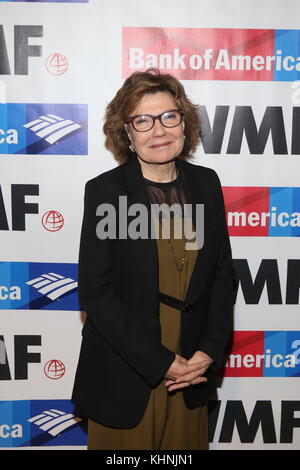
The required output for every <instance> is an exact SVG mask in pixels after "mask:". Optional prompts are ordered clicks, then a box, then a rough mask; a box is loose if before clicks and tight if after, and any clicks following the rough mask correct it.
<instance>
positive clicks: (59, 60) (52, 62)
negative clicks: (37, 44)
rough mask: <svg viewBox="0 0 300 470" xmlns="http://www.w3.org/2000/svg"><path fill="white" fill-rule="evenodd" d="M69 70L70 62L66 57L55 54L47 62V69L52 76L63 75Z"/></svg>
mask: <svg viewBox="0 0 300 470" xmlns="http://www.w3.org/2000/svg"><path fill="white" fill-rule="evenodd" d="M68 68H69V61H68V59H67V57H66V56H64V55H63V54H60V53H59V52H55V53H54V54H51V55H50V56H49V57H48V59H47V60H46V69H47V70H48V72H49V73H51V74H52V75H63V74H64V73H65V72H66V71H67V70H68Z"/></svg>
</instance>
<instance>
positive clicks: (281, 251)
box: [0, 0, 300, 449]
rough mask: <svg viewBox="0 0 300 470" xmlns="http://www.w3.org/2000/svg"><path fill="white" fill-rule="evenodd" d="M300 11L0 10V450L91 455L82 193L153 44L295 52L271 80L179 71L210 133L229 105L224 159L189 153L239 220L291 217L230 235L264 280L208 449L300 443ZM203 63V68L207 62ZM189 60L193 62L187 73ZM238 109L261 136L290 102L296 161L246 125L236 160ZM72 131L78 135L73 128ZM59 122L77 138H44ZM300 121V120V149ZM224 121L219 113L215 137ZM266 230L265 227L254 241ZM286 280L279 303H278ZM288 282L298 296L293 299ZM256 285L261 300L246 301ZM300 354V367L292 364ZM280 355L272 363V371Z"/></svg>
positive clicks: (192, 1) (274, 0)
mask: <svg viewBox="0 0 300 470" xmlns="http://www.w3.org/2000/svg"><path fill="white" fill-rule="evenodd" d="M299 15H300V5H299V2H298V1H297V0H290V1H289V2H285V3H282V2H281V1H280V0H260V1H258V0H252V1H251V2H244V1H242V0H228V1H227V2H224V1H218V0H211V1H210V2H207V1H202V0H189V1H188V2H187V1H185V0H165V1H164V2H161V1H159V0H152V2H143V3H142V4H141V2H138V1H137V0H127V1H126V2H124V1H123V0H113V1H111V0H90V1H89V2H88V1H86V2H84V1H82V2H80V1H79V0H78V1H77V2H76V1H74V2H65V1H57V2H50V1H49V2H46V1H40V2H35V3H34V4H32V3H26V2H17V1H16V2H14V1H11V2H0V18H1V25H2V26H1V25H0V84H1V86H0V94H1V96H0V103H1V104H0V154H1V155H0V158H1V193H0V229H1V245H0V246H1V264H0V288H1V290H0V308H1V313H0V315H1V317H0V318H1V323H0V327H1V329H0V380H1V389H0V400H1V401H0V447H3V448H13V447H27V448H28V447H32V448H50V449H55V448H85V445H86V435H85V433H84V432H83V431H82V429H81V424H82V423H79V422H78V420H77V419H76V417H75V418H74V417H73V409H72V405H71V403H70V396H71V392H72V386H73V380H74V374H75V368H76V365H77V358H78V353H79V347H80V341H81V328H82V321H83V319H84V315H83V314H82V313H81V312H80V309H79V306H78V304H77V300H76V285H74V282H75V283H76V280H77V278H76V276H77V260H78V247H79V236H80V228H81V220H82V211H83V189H84V185H85V182H86V181H87V180H88V179H90V178H92V177H94V176H96V175H97V174H99V173H102V172H104V171H106V170H108V169H110V168H112V167H114V166H115V165H116V162H115V161H114V159H113V157H112V155H111V154H110V153H109V152H108V151H107V150H106V149H105V148H104V137H103V134H102V123H103V114H104V109H105V106H106V105H107V103H108V102H109V101H110V100H111V99H112V97H113V96H114V94H115V92H116V90H117V89H118V88H119V87H120V86H121V84H122V82H123V80H124V78H125V77H126V76H127V74H128V73H131V72H132V71H134V70H136V69H133V68H130V62H129V56H130V51H129V47H131V48H140V49H141V48H143V47H144V49H145V51H146V50H147V51H148V53H149V51H150V53H152V54H155V53H157V51H160V52H159V53H160V54H168V55H169V56H172V58H173V59H174V55H173V54H174V50H175V49H177V51H178V54H179V56H180V54H181V56H182V54H185V55H186V56H188V54H189V53H191V54H192V53H193V54H194V55H198V56H200V55H203V54H204V52H205V50H207V49H212V51H213V53H217V52H218V51H219V50H220V49H222V50H226V51H228V53H229V56H231V54H232V55H233V54H236V55H240V54H242V55H244V56H246V55H251V56H259V57H262V58H263V57H265V56H266V55H268V54H269V55H271V56H272V55H274V54H277V56H281V57H282V58H284V57H293V58H294V59H293V60H292V59H288V60H289V62H286V66H287V67H286V68H288V67H290V68H293V69H295V70H294V71H292V70H285V71H282V70H281V71H280V70H279V71H278V72H277V73H276V74H273V69H274V62H273V63H272V64H273V65H272V66H271V70H270V71H265V70H264V66H262V67H261V68H262V70H261V71H259V73H258V72H257V71H256V72H257V73H255V70H254V68H255V67H253V65H252V66H251V67H250V69H249V70H245V68H244V69H243V70H242V71H241V72H239V71H236V70H232V68H231V69H230V70H226V68H225V66H224V67H221V71H222V72H223V75H222V77H220V74H218V73H216V71H213V68H214V62H213V60H212V61H211V62H210V63H209V64H208V65H209V67H208V68H209V70H206V71H205V70H203V68H202V70H200V68H198V70H196V71H195V69H194V70H192V69H191V67H189V66H188V65H186V64H187V63H186V62H185V57H183V56H182V59H181V61H180V60H179V59H178V60H179V66H178V67H177V69H176V67H175V66H174V60H173V59H172V61H173V62H172V64H171V68H170V70H169V71H170V72H171V73H174V74H175V75H178V77H179V78H180V79H182V81H183V85H184V87H185V89H186V91H187V93H188V95H189V96H190V98H191V99H192V100H193V101H194V102H195V103H198V104H200V105H202V106H204V107H206V110H207V115H208V117H209V121H210V124H211V126H213V120H214V116H215V113H216V109H217V108H216V107H217V106H218V107H222V106H223V107H226V106H227V107H229V108H228V115H227V121H226V125H225V130H224V135H223V143H222V146H221V150H220V151H218V153H214V154H211V153H207V152H206V151H205V146H203V147H200V148H199V150H198V151H197V153H196V154H195V156H194V158H193V160H192V162H193V163H195V164H201V165H204V166H207V167H211V168H214V169H215V170H216V171H217V173H218V174H219V176H220V179H221V182H222V185H223V187H224V195H225V202H226V207H227V209H228V211H238V212H241V211H248V213H250V212H251V213H253V212H255V213H259V214H260V213H261V211H262V212H263V211H265V212H268V211H271V210H272V207H275V205H276V207H277V209H278V212H279V213H282V212H285V213H287V214H288V215H287V216H286V218H289V219H291V218H293V220H294V222H293V223H289V224H287V227H283V229H282V227H281V228H280V227H279V229H278V223H277V225H276V227H275V228H272V229H270V228H268V226H267V227H263V225H261V224H259V223H257V225H256V224H252V226H251V224H246V226H245V227H244V229H243V227H242V230H244V231H242V232H240V235H239V236H236V233H235V234H234V233H233V231H232V227H229V228H230V233H231V243H232V249H233V257H234V259H237V260H246V266H248V267H249V270H250V273H251V279H252V287H251V282H250V287H249V285H248V291H247V292H246V291H244V289H246V290H247V286H246V287H245V285H246V277H245V272H244V271H243V272H244V274H241V276H242V281H241V282H242V285H243V289H242V288H241V286H240V287H239V291H238V295H237V302H236V308H235V330H236V336H235V340H234V344H233V350H232V352H231V356H230V357H231V358H232V361H233V362H232V364H233V366H232V367H227V369H226V377H225V378H224V379H223V381H222V386H221V387H220V388H219V389H218V397H217V400H219V402H216V401H213V402H212V403H211V407H212V408H214V411H212V413H211V417H210V426H211V443H210V449H274V448H276V449H297V448H298V449H299V444H300V430H299V427H300V420H299V418H300V401H299V390H300V387H299V375H300V366H299V362H300V358H299V360H298V354H299V347H300V329H299V326H298V323H299V320H298V317H299V295H298V293H299V285H300V274H299V273H300V269H299V266H298V263H297V262H295V263H294V265H293V266H294V269H293V271H291V272H290V274H289V276H287V271H288V270H287V266H288V260H297V259H300V258H299V255H300V251H299V235H300V228H299V227H300V216H299V212H300V192H299V176H300V161H299V154H300V151H298V153H297V152H294V153H295V154H293V155H292V149H291V145H292V127H293V121H292V118H293V108H294V109H296V108H298V107H299V103H300V93H299V90H300V87H299V84H300V82H298V80H300V67H299V63H298V62H299V60H300V59H299V58H298V60H297V57H298V56H300V50H299V44H300V41H299V35H300V30H299ZM25 26H26V27H27V28H25ZM149 28H156V29H155V30H154V29H151V30H150V29H149ZM249 30H252V32H251V31H249ZM280 30H285V31H280ZM247 31H248V32H247ZM247 34H248V35H247ZM193 35H194V36H193ZM33 36H36V37H33ZM162 37H163V38H164V39H163V40H162ZM149 38H150V39H149ZM274 38H275V40H274ZM274 41H275V42H274ZM28 46H29V47H28ZM297 48H298V50H297ZM191 51H192V52H191ZM276 51H277V53H276ZM278 51H281V52H278ZM27 54H28V55H29V58H28V70H26V68H27V58H26V55H27ZM145 54H146V52H145ZM175 54H176V52H175ZM34 55H35V56H34ZM149 57H150V56H149ZM153 57H154V56H152V60H153ZM166 60H169V59H166ZM170 60H171V59H170ZM194 60H195V62H194V64H198V65H199V62H197V60H198V61H199V60H200V59H199V58H195V59H194ZM255 60H256V61H257V62H256V64H258V63H260V64H261V63H263V62H262V61H263V59H255ZM259 61H261V62H259ZM297 63H298V65H297ZM180 64H184V65H186V69H187V70H183V71H184V73H185V74H186V75H185V77H184V78H182V77H181V76H180V74H181V73H182V70H180ZM175 65H176V60H175ZM177 65H178V64H177ZM278 67H279V66H278ZM297 67H298V69H297ZM257 68H258V66H257ZM237 107H241V109H243V110H246V107H251V109H252V112H253V116H254V119H255V122H256V126H257V130H258V129H259V128H260V125H261V123H262V122H263V117H264V116H265V112H266V109H267V108H268V107H271V108H272V109H273V111H274V110H275V108H278V107H279V108H281V109H282V116H283V122H284V130H285V134H286V140H287V152H286V153H282V154H275V150H274V147H273V144H272V139H271V135H269V137H268V138H266V139H265V145H262V150H261V152H260V153H258V152H257V153H251V152H250V150H249V147H250V146H249V140H251V139H252V140H251V142H253V141H255V140H257V139H258V138H259V137H258V136H257V135H256V136H255V133H254V134H253V133H252V134H251V136H250V137H249V136H248V137H246V135H245V132H244V133H243V138H242V143H241V147H240V149H239V150H238V152H237V153H236V154H232V153H227V146H228V142H229V140H230V135H234V136H235V137H236V136H237V134H238V130H237V128H236V127H234V113H235V111H236V109H237ZM223 109H225V108H223ZM274 112H276V110H275V111H274ZM275 121H276V119H275ZM248 122H249V121H248ZM276 122H278V120H277V121H276ZM276 122H275V124H276ZM75 124H76V125H77V126H75V127H76V129H74V128H71V127H70V128H68V126H73V125H75ZM268 124H269V125H271V126H272V125H274V126H275V124H274V121H272V122H271V124H270V121H267V125H268ZM24 125H26V126H27V127H24ZM50 125H56V129H57V128H59V129H67V130H66V132H65V135H64V137H59V136H58V135H56V134H55V132H54V129H55V128H52V131H51V132H50V127H49V132H48V133H47V128H48V126H50ZM235 125H236V124H235ZM299 125H300V122H297V121H296V112H295V114H294V144H296V143H297V137H296V133H299ZM35 126H41V127H40V128H39V129H36V128H35ZM221 127H222V120H219V121H217V123H216V126H215V130H216V129H220V128H221ZM275 127H276V126H275ZM43 129H44V131H45V130H46V131H45V132H44V133H42V134H40V135H38V133H40V132H41V130H42V131H43ZM72 129H73V130H72ZM281 130H282V128H281ZM274 132H275V131H274ZM49 135H50V136H52V140H51V139H50V140H51V142H49V141H47V140H46V139H47V138H49ZM215 135H216V134H214V136H215ZM259 136H260V137H261V135H260V134H259ZM236 138H237V137H236ZM273 138H275V134H274V135H273ZM262 140H264V139H263V138H262ZM233 188H240V189H239V192H238V193H234V194H238V196H234V197H233V196H231V194H233ZM251 188H265V194H266V199H265V200H262V198H261V197H260V196H258V195H257V194H258V193H257V194H256V196H255V195H254V197H251V196H249V195H250V193H251ZM276 188H277V189H276ZM278 188H280V189H278ZM282 188H293V189H291V190H288V191H286V190H283V189H282ZM257 191H258V192H259V190H257ZM251 194H252V193H251ZM277 194H279V196H277ZM232 197H233V199H232ZM24 204H25V206H24ZM26 204H28V205H27V206H26ZM30 204H31V205H30ZM247 204H248V205H247ZM49 211H50V212H49ZM273 212H274V210H273ZM24 214H25V215H24ZM45 214H46V221H45V217H44V216H45ZM292 214H294V215H292ZM47 216H48V217H47ZM254 217H255V216H254ZM253 220H254V219H253ZM255 220H257V219H255ZM284 220H286V219H284ZM52 222H54V223H52ZM267 225H268V224H267ZM279 225H280V224H279ZM258 226H259V227H261V226H262V227H263V230H264V229H265V230H266V231H265V232H264V233H263V234H261V232H255V230H256V229H257V227H258ZM253 227H254V228H253ZM272 230H273V231H272ZM263 260H275V264H274V262H271V265H272V268H271V269H270V270H267V271H266V272H264V274H263V275H262V276H265V278H264V277H263V279H265V280H267V284H266V283H265V284H264V282H263V281H262V287H261V292H260V288H259V287H257V286H258V284H259V275H258V273H259V272H260V270H259V269H260V267H261V266H262V261H263ZM276 260H277V264H276ZM243 263H244V265H245V261H244V262H243ZM239 266H240V264H239ZM276 266H278V271H276V269H275V270H274V267H275V268H276ZM272 269H273V270H272ZM54 275H55V276H54ZM277 275H278V276H277ZM243 276H244V277H243ZM256 276H257V278H256ZM276 276H277V277H278V279H279V282H280V289H281V293H282V301H281V302H277V303H274V301H273V300H272V296H274V295H276V291H277V292H278V284H277V285H276V279H277V277H276ZM255 279H256V280H257V283H256V281H255ZM27 282H30V284H27ZM46 282H49V284H48V285H51V283H54V282H58V283H59V284H56V286H57V288H58V286H62V285H65V286H67V288H66V290H65V292H64V293H60V295H58V293H57V296H56V294H53V291H55V289H54V284H53V290H52V291H51V289H49V291H48V292H47V291H43V290H41V289H42V285H41V284H40V283H43V286H46ZM272 282H273V283H272ZM253 284H254V287H253ZM291 286H294V292H296V294H294V297H293V303H291V302H290V303H289V302H287V301H286V291H287V290H289V289H293V287H291ZM297 286H298V287H297ZM267 287H268V289H267ZM287 287H288V289H287ZM255 289H256V292H257V291H258V292H259V293H258V294H257V296H256V300H255V299H254V301H253V300H252V303H249V299H248V297H247V296H249V295H250V294H251V292H252V291H253V290H255ZM51 292H52V298H50V297H48V295H49V294H51ZM55 292H56V291H55ZM245 292H246V293H245ZM268 292H269V295H271V300H270V298H269V297H268V295H267V294H268ZM270 293H271V294H270ZM245 297H247V299H248V300H247V301H245ZM254 297H255V295H254ZM295 299H296V300H295ZM298 330H299V331H298ZM243 332H245V333H244V334H243ZM272 332H273V333H272ZM275 332H276V333H275ZM233 354H235V355H237V354H239V355H240V358H237V356H235V357H233ZM278 354H279V356H278ZM291 354H292V355H293V358H292V359H291V358H290V359H291V361H292V360H293V361H294V362H293V364H292V367H291V366H290V365H289V364H290V363H289V362H286V361H287V358H286V356H287V355H291ZM257 355H261V356H264V357H263V358H262V359H261V360H260V359H257ZM274 355H277V356H276V357H275V359H274ZM267 356H268V357H271V359H272V358H273V359H272V360H271V367H269V366H268V363H267V358H266V357H267ZM253 358H254V359H253ZM255 358H256V359H255ZM282 358H283V359H282ZM284 358H285V359H284ZM239 360H241V361H242V362H241V364H240V367H239V363H238V361H239ZM255 360H256V361H258V362H255ZM48 361H52V362H51V363H50V367H49V364H48ZM235 361H236V362H235ZM272 361H273V362H272ZM242 365H243V366H242ZM216 405H219V406H220V408H219V412H218V413H216V410H218V408H215V406H216ZM53 410H54V411H53ZM37 416H39V418H37ZM41 420H44V421H43V422H41ZM43 423H46V424H47V423H48V426H45V424H43ZM51 423H52V424H51ZM58 423H60V424H62V423H63V428H64V429H63V428H57V425H58Z"/></svg>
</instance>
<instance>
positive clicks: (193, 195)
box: [176, 160, 211, 305]
mask: <svg viewBox="0 0 300 470" xmlns="http://www.w3.org/2000/svg"><path fill="white" fill-rule="evenodd" d="M176 164H177V167H178V168H179V171H180V172H181V177H182V185H183V190H184V193H185V196H186V200H187V203H188V204H192V220H193V224H194V227H196V224H197V222H198V221H197V219H196V205H197V204H203V206H204V221H203V223H204V227H201V229H202V230H203V231H204V244H203V246H202V247H200V249H199V250H198V255H197V258H196V262H195V267H194V270H193V273H192V276H191V279H190V283H189V287H188V290H187V293H186V296H185V299H184V300H185V302H186V303H188V304H191V305H192V304H193V303H194V302H195V300H196V298H197V297H198V295H199V292H200V291H201V290H202V286H203V284H204V281H205V265H206V262H205V261H206V259H207V255H208V250H209V238H210V235H211V232H210V226H211V221H210V220H209V213H208V210H207V208H208V201H207V197H208V195H207V194H206V191H205V188H204V186H203V185H201V181H199V179H198V178H197V177H196V176H195V171H194V168H193V165H191V164H189V163H187V162H185V161H184V160H177V161H176Z"/></svg>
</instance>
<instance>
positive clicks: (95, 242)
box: [72, 157, 233, 428]
mask: <svg viewBox="0 0 300 470" xmlns="http://www.w3.org/2000/svg"><path fill="white" fill-rule="evenodd" d="M176 166H177V169H178V171H179V172H180V175H181V178H182V183H183V189H184V192H185V195H186V199H187V202H188V203H190V204H193V209H195V204H197V203H198V204H204V245H203V247H202V248H201V249H200V250H199V251H198V256H197V259H196V264H195V268H194V271H193V274H192V278H191V282H190V285H189V288H188V292H187V294H186V298H185V302H186V303H188V304H190V305H191V306H192V311H186V312H184V311H182V314H181V315H182V333H181V354H182V356H184V357H185V358H187V359H189V358H190V357H191V356H192V355H193V353H194V352H195V351H196V350H201V351H204V352H205V353H207V354H208V355H209V356H210V357H211V358H213V359H214V364H213V366H212V367H211V368H210V369H209V370H208V371H207V373H206V375H207V377H208V381H207V383H203V384H198V385H193V386H192V387H187V388H185V389H183V396H184V401H185V403H186V406H187V407H188V408H190V409H192V408H195V407H197V406H199V405H201V404H204V403H205V402H206V401H207V400H208V398H209V397H210V396H211V395H212V394H213V392H214V391H215V389H216V381H215V376H214V372H213V369H214V368H216V367H218V366H220V365H222V362H223V354H224V349H225V346H226V343H227V340H228V337H229V335H230V333H231V331H232V309H233V268H232V258H231V249H230V243H229V237H228V233H227V227H226V219H225V211H224V203H223V196H222V190H221V186H220V182H219V179H218V177H217V175H216V173H215V172H214V171H213V170H211V169H208V168H204V167H201V166H197V165H192V164H190V163H188V162H186V161H184V160H178V159H176ZM119 196H127V204H128V207H129V206H130V205H131V204H134V203H143V204H145V205H146V207H147V208H148V213H149V217H150V202H149V199H148V193H147V188H146V184H145V182H144V180H143V175H142V171H141V167H140V164H139V162H138V160H137V158H136V157H132V159H130V160H129V161H128V162H127V163H125V164H123V165H121V166H118V167H116V168H114V169H112V170H110V171H107V172H105V173H103V174H101V175H99V176H97V177H96V178H93V179H92V180H90V181H88V182H87V184H86V187H85V200H84V216H83V223H82V232H81V242H80V253H79V273H78V274H79V275H78V283H79V301H80V304H81V307H82V309H83V310H85V311H86V313H87V320H86V322H85V324H84V327H83V330H82V335H83V339H82V345H81V351H80V357H79V362H78V366H77V372H76V378H75V383H74V389H73V394H72V400H73V402H74V403H75V405H76V407H77V413H79V414H80V415H81V416H86V417H89V418H90V419H92V420H93V421H96V422H99V423H101V424H104V425H107V426H111V427H117V428H131V427H134V426H136V425H137V424H138V423H139V421H140V420H141V419H142V417H143V414H144V412H145V409H146V406H147V403H148V400H149V396H150V393H151V389H152V388H153V387H155V386H157V385H158V384H159V383H160V381H161V380H162V379H163V378H164V376H165V373H166V372H167V370H168V369H169V367H170V365H171V364H172V362H173V360H174V359H175V353H174V352H173V351H170V350H169V349H167V348H166V347H165V346H163V345H162V344H161V331H160V322H159V300H158V292H159V279H158V256H157V244H156V240H155V239H154V238H152V239H151V238H148V239H141V238H140V239H136V240H133V239H131V238H127V239H118V238H117V239H105V240H100V239H98V237H97V235H96V225H97V223H98V222H99V220H100V218H99V216H96V208H97V207H98V205H99V204H102V203H110V204H112V205H113V206H114V207H115V208H116V209H118V204H119ZM117 219H118V218H117ZM130 220H131V219H130V217H128V223H129V222H130ZM193 222H194V224H195V210H193ZM150 223H151V219H150V218H149V226H150ZM116 225H117V226H116V228H117V233H118V220H117V221H116Z"/></svg>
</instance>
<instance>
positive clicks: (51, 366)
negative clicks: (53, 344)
mask: <svg viewBox="0 0 300 470" xmlns="http://www.w3.org/2000/svg"><path fill="white" fill-rule="evenodd" d="M65 371H66V368H65V366H64V364H63V363H62V362H61V361H59V360H57V359H51V360H50V361H48V362H46V364H45V367H44V372H45V375H46V376H47V377H48V378H49V379H51V380H58V379H61V378H62V376H63V375H64V374H65Z"/></svg>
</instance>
